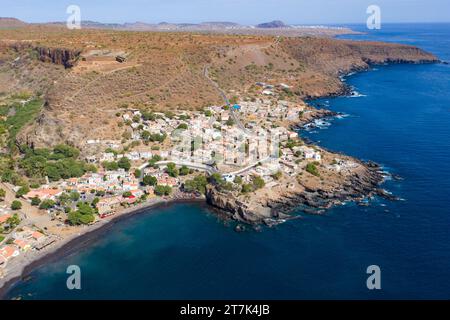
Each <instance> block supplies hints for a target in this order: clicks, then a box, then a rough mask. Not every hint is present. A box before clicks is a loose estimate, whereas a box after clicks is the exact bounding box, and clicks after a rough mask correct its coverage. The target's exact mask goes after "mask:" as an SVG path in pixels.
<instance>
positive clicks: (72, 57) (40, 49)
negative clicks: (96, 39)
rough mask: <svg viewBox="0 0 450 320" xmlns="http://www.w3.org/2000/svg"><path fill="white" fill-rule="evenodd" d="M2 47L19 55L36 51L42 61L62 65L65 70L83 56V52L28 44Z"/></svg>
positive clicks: (7, 44)
mask: <svg viewBox="0 0 450 320" xmlns="http://www.w3.org/2000/svg"><path fill="white" fill-rule="evenodd" d="M1 46H3V48H5V47H7V48H8V47H9V48H11V49H13V50H14V51H16V52H17V53H19V54H20V53H23V52H25V51H30V50H31V51H34V52H35V53H36V55H37V58H38V59H39V60H40V61H42V62H48V63H53V64H57V65H62V66H64V67H65V68H71V67H73V66H74V64H75V63H76V61H77V60H78V58H79V57H80V54H81V50H76V49H67V48H58V47H46V46H39V45H36V44H32V43H27V42H13V43H3V44H1Z"/></svg>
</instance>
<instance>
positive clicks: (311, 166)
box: [306, 162, 320, 177]
mask: <svg viewBox="0 0 450 320" xmlns="http://www.w3.org/2000/svg"><path fill="white" fill-rule="evenodd" d="M306 172H308V173H310V174H312V175H313V176H316V177H319V176H320V173H319V170H318V169H317V166H316V164H315V163H313V162H311V163H308V164H307V165H306Z"/></svg>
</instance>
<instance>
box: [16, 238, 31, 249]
mask: <svg viewBox="0 0 450 320" xmlns="http://www.w3.org/2000/svg"><path fill="white" fill-rule="evenodd" d="M14 244H15V245H16V246H18V247H19V248H20V249H21V250H22V251H28V250H29V249H31V245H30V244H29V243H28V242H27V241H25V240H22V239H15V240H14Z"/></svg>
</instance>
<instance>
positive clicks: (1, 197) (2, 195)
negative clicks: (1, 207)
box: [0, 189, 6, 201]
mask: <svg viewBox="0 0 450 320" xmlns="http://www.w3.org/2000/svg"><path fill="white" fill-rule="evenodd" d="M5 197H6V191H5V190H4V189H0V201H3V200H5Z"/></svg>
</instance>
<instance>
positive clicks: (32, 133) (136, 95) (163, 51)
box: [0, 26, 436, 148]
mask: <svg viewBox="0 0 450 320" xmlns="http://www.w3.org/2000/svg"><path fill="white" fill-rule="evenodd" d="M0 39H5V40H3V41H2V42H1V44H0V92H4V93H11V92H18V91H21V90H28V91H32V92H36V93H37V92H39V93H42V94H43V95H44V97H45V99H46V104H45V107H44V109H43V110H42V112H41V114H40V116H39V117H38V121H37V122H36V123H33V124H31V125H30V126H28V127H27V128H26V129H25V130H24V131H23V132H22V133H21V135H20V136H19V139H20V142H21V143H28V144H31V143H33V144H34V145H39V146H42V145H52V144H56V143H58V142H71V143H73V144H75V145H77V146H79V147H81V148H83V147H84V145H83V144H84V143H85V141H86V140H87V139H97V138H111V139H117V138H120V137H121V135H122V133H123V132H122V130H123V129H121V128H119V127H118V118H117V117H116V116H115V114H116V113H117V112H118V111H120V110H123V108H139V109H153V110H169V109H171V110H180V109H189V110H193V109H202V108H204V107H205V106H207V105H211V104H221V103H223V101H222V100H221V98H220V96H219V95H218V94H217V91H216V89H215V87H214V86H213V85H212V84H211V82H210V81H208V79H206V77H205V76H204V70H205V67H208V69H209V74H210V77H211V78H213V79H214V80H215V81H217V83H218V84H219V85H220V86H221V87H222V88H224V89H225V90H227V91H229V92H231V91H233V92H238V93H242V94H243V93H245V94H246V95H247V96H251V95H254V94H255V92H254V87H253V85H254V83H255V82H257V81H264V82H268V83H274V84H277V83H280V82H283V83H288V84H289V85H291V86H292V87H293V88H292V91H293V92H295V94H296V96H294V97H293V98H294V99H301V98H305V97H315V96H323V95H331V94H338V93H341V92H343V90H344V86H343V84H342V83H341V81H340V80H339V77H338V76H339V75H341V74H343V73H346V72H349V71H352V70H361V69H366V68H368V66H369V64H370V63H388V62H392V63H398V62H408V63H418V62H432V61H436V57H434V56H433V55H431V54H428V53H426V52H424V51H422V50H420V49H418V48H415V47H411V46H406V45H395V44H384V43H365V42H351V41H340V40H332V39H323V38H310V37H305V38H277V37H270V36H243V35H240V36H239V35H206V34H193V33H169V32H165V33H157V32H125V31H111V30H92V29H89V30H77V31H75V30H72V31H69V30H66V29H64V28H60V27H49V26H33V27H26V28H21V29H15V30H0ZM119 56H120V57H121V59H117V57H119ZM118 60H121V62H119V61H118ZM231 94H235V93H231Z"/></svg>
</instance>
